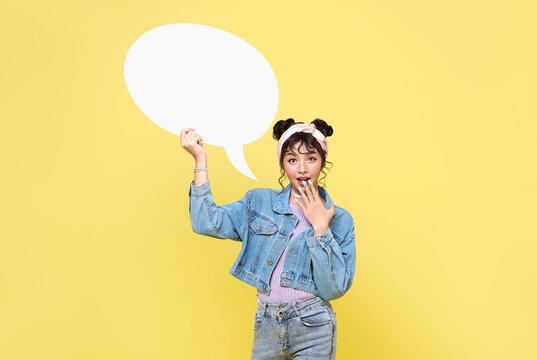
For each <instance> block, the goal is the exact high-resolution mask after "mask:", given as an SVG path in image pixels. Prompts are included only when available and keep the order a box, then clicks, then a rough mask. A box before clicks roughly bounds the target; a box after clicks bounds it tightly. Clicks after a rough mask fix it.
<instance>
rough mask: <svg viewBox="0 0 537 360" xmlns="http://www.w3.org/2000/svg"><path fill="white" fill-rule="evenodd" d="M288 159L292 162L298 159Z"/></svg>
mask: <svg viewBox="0 0 537 360" xmlns="http://www.w3.org/2000/svg"><path fill="white" fill-rule="evenodd" d="M288 161H289V162H290V163H293V162H295V161H296V159H289V160H288Z"/></svg>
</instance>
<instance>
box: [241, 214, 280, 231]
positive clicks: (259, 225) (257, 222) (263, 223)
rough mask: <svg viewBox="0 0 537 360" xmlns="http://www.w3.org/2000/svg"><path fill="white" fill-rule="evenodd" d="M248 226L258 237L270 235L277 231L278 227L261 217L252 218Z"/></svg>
mask: <svg viewBox="0 0 537 360" xmlns="http://www.w3.org/2000/svg"><path fill="white" fill-rule="evenodd" d="M248 225H250V228H251V229H252V230H253V231H254V232H255V233H256V234H260V235H272V234H274V233H275V232H276V231H278V227H277V226H276V224H275V223H274V222H272V221H271V220H268V219H267V220H265V219H263V218H261V217H254V218H253V219H252V221H251V222H250V223H249V224H248Z"/></svg>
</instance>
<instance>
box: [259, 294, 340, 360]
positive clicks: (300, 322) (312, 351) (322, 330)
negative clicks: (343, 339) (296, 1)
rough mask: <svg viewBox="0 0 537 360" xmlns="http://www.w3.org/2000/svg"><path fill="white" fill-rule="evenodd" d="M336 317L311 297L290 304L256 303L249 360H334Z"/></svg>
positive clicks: (321, 301) (316, 299)
mask: <svg viewBox="0 0 537 360" xmlns="http://www.w3.org/2000/svg"><path fill="white" fill-rule="evenodd" d="M336 343H337V323H336V314H335V312H334V310H333V309H332V306H331V305H330V303H329V302H328V301H325V300H323V299H321V298H320V297H318V296H315V297H313V298H310V299H306V300H301V301H299V302H290V303H274V302H265V301H262V300H259V299H258V300H257V311H256V313H255V315H254V344H253V347H252V356H251V359H252V360H287V359H303V360H311V359H316V360H332V359H335V357H336Z"/></svg>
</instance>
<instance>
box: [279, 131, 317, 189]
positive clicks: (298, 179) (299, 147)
mask: <svg viewBox="0 0 537 360" xmlns="http://www.w3.org/2000/svg"><path fill="white" fill-rule="evenodd" d="M322 163H323V160H322V157H321V155H320V154H319V152H318V151H317V149H315V148H313V149H311V150H308V149H307V148H306V146H305V145H304V144H303V143H301V142H300V141H298V142H296V143H295V144H293V146H291V147H290V148H289V149H288V150H287V152H286V153H285V155H284V157H283V170H284V171H285V174H286V175H287V178H288V179H289V181H290V182H291V185H292V186H293V190H294V191H295V192H296V193H297V194H300V191H299V190H298V187H299V186H304V185H305V184H304V183H303V181H306V182H307V181H308V180H310V181H311V183H312V184H313V185H314V186H315V187H317V182H318V180H319V174H320V173H321V169H322Z"/></svg>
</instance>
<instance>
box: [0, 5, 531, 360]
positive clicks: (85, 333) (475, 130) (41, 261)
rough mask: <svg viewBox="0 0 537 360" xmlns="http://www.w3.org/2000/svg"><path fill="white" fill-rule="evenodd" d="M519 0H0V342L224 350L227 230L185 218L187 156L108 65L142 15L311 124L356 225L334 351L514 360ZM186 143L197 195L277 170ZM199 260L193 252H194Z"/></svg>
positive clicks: (230, 348)
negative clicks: (203, 164)
mask: <svg viewBox="0 0 537 360" xmlns="http://www.w3.org/2000/svg"><path fill="white" fill-rule="evenodd" d="M536 10H537V8H536V5H534V2H532V1H459V0H456V1H414V0H411V1H395V0H386V1H373V0H372V1H302V0H301V1H294V0H286V1H279V0H273V1H254V0H251V1H228V0H226V1H216V0H213V1H184V0H175V1H133V0H129V1H110V0H108V1H101V0H94V1H85V2H81V1H29V2H28V1H27V2H21V1H15V0H8V1H6V0H4V1H3V2H2V11H1V14H0V30H1V32H0V44H1V56H0V83H1V86H0V103H1V107H0V109H1V111H2V115H1V118H2V120H1V129H0V136H1V141H0V154H1V167H0V169H1V177H0V181H1V183H0V204H1V210H0V211H1V212H0V219H1V226H0V358H1V359H5V360H19V359H25V360H27V359H28V360H39V359H54V360H64V359H69V360H71V359H77V360H78V359H81V360H85V359H113V360H119V359H129V360H136V359H144V360H145V359H147V360H157V359H158V360H161V359H162V360H164V359H246V358H248V357H249V354H250V349H251V342H252V338H253V329H252V327H253V313H254V311H255V295H256V294H255V290H254V289H253V288H250V287H248V286H247V285H245V284H243V283H241V282H240V281H238V280H236V279H235V278H233V277H232V276H230V275H229V274H228V273H227V271H228V270H229V268H230V266H231V264H232V263H233V261H234V259H235V257H236V255H237V253H238V251H239V244H238V243H235V242H232V241H226V240H223V241H219V240H216V239H212V238H207V237H202V236H198V235H195V234H193V233H192V231H191V229H190V225H189V220H188V210H187V209H188V197H187V191H188V184H189V182H190V180H191V178H192V168H193V165H194V163H193V160H192V159H191V157H190V156H189V155H188V154H187V153H186V152H185V151H183V150H182V149H181V148H180V147H179V138H178V137H177V136H176V135H173V134H171V133H169V132H167V131H165V130H163V129H161V128H160V127H158V126H157V125H155V124H154V123H152V122H151V121H150V120H149V119H147V118H146V117H145V116H144V115H143V114H142V113H141V112H140V110H139V109H138V108H137V107H136V105H135V104H134V102H133V101H132V99H131V97H130V95H129V93H128V91H127V89H126V86H125V82H124V78H123V62H124V59H125V55H126V53H127V50H128V49H129V47H130V45H131V44H132V43H133V42H134V40H136V39H137V38H138V37H139V36H140V35H141V34H143V33H144V32H146V31H148V30H149V29H151V28H154V27H157V26H160V25H164V24H169V23H177V22H190V23H199V24H204V25H210V26H213V27H217V28H220V29H223V30H226V31H229V32H231V33H233V34H235V35H238V36H240V37H241V38H243V39H244V40H246V41H248V42H250V44H252V45H253V46H255V47H256V48H257V49H258V50H259V51H260V52H261V53H262V54H263V55H264V56H265V57H266V58H267V60H268V61H269V62H270V63H271V65H272V67H273V69H274V72H275V74H276V76H277V78H278V84H279V89H280V104H279V108H278V113H277V117H276V119H275V121H276V120H278V119H281V118H287V117H294V118H295V119H297V120H301V121H308V122H309V121H310V120H312V119H313V118H315V117H321V118H323V119H325V120H327V121H328V122H329V123H331V124H332V125H333V126H334V129H335V133H334V136H333V137H332V138H330V139H329V141H330V155H329V160H331V161H332V162H333V163H334V167H333V170H332V172H331V173H330V175H329V177H328V181H327V189H328V191H329V192H330V194H331V196H332V198H333V199H334V200H335V201H336V202H337V203H338V205H340V206H342V207H344V208H346V209H348V210H349V211H350V212H351V213H352V215H353V216H354V218H355V221H356V224H357V227H358V228H357V250H358V255H357V271H356V276H355V282H354V285H353V287H352V289H351V290H350V292H349V293H347V295H346V296H345V297H343V298H341V299H339V300H336V301H334V302H333V305H334V307H335V310H336V312H337V314H338V322H339V329H338V331H339V338H338V359H343V360H344V359H367V360H381V359H382V360H383V359H389V360H391V359H409V360H410V359H411V360H421V359H423V360H431V359H446V360H448V359H449V360H453V359H457V360H459V359H464V360H466V359H468V360H476V359H535V358H537V349H536V348H535V346H534V345H533V344H532V341H534V340H535V338H536V337H537V331H536V325H535V324H536V323H537V311H536V310H535V304H536V303H537V293H536V289H535V285H536V276H537V265H536V252H537V246H536V239H537V236H536V235H537V231H536V230H535V228H534V226H535V220H536V218H537V210H536V205H535V204H536V203H537V192H536V183H537V171H536V166H535V162H536V161H535V158H536V155H537V146H536V141H535V137H536V130H537V126H536V123H535V121H536V118H537V117H536V115H537V110H536V109H537V107H536V94H537V91H536V90H537V85H536V84H537V71H536V69H535V64H536V63H537V43H536V41H535V34H536V33H537V25H536V22H535V17H536ZM275 145H276V144H275V141H274V140H273V139H272V138H271V133H269V132H267V133H266V134H265V135H264V136H263V137H261V138H260V139H259V140H258V141H256V142H254V143H251V144H249V145H247V146H246V147H245V154H246V159H247V161H248V164H249V166H250V168H251V169H252V171H253V172H254V174H255V175H256V176H257V177H258V179H259V180H258V181H254V180H252V179H249V178H247V177H245V176H244V175H242V174H240V173H239V172H238V171H237V170H236V169H235V168H233V167H232V165H231V164H230V163H229V161H228V160H227V158H226V157H225V154H224V150H223V148H219V147H215V146H207V150H208V154H209V167H210V179H211V184H212V188H213V191H214V194H215V199H216V201H217V202H218V203H220V204H223V203H227V202H231V201H235V200H238V199H239V198H240V197H241V196H242V195H243V194H244V193H245V192H246V191H247V190H248V189H250V188H254V187H274V188H276V187H278V184H277V178H278V175H279V172H278V165H277V163H276V158H275ZM202 268H203V269H204V270H201V269H202Z"/></svg>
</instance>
